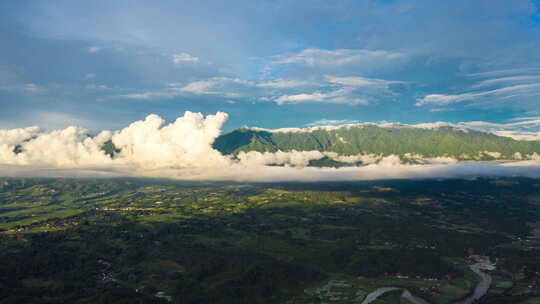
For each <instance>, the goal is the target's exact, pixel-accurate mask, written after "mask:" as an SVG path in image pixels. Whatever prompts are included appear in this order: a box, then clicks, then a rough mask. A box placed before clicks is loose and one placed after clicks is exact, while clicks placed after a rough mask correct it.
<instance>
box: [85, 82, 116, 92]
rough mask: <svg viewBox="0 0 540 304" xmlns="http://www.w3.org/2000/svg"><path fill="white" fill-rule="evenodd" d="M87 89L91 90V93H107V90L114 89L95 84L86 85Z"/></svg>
mask: <svg viewBox="0 0 540 304" xmlns="http://www.w3.org/2000/svg"><path fill="white" fill-rule="evenodd" d="M85 88H86V89H87V90H90V91H107V90H112V88H111V87H109V86H107V85H104V84H95V83H92V84H89V85H86V87H85Z"/></svg>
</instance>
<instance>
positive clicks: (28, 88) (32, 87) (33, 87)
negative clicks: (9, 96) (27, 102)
mask: <svg viewBox="0 0 540 304" xmlns="http://www.w3.org/2000/svg"><path fill="white" fill-rule="evenodd" d="M0 90H1V91H19V92H26V93H33V94H39V93H46V92H48V91H49V90H48V89H47V88H45V87H42V86H39V85H37V84H35V83H26V84H23V85H11V86H2V87H0Z"/></svg>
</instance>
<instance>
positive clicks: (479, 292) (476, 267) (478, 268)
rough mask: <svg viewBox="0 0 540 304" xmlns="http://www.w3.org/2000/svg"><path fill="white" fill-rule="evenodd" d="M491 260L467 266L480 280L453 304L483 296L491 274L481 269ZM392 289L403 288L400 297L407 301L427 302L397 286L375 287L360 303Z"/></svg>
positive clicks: (461, 303)
mask: <svg viewBox="0 0 540 304" xmlns="http://www.w3.org/2000/svg"><path fill="white" fill-rule="evenodd" d="M490 264H491V262H490V261H489V259H487V260H485V261H482V262H479V263H476V264H473V265H471V266H469V268H470V269H471V270H472V271H473V272H474V273H476V274H477V275H478V276H480V278H481V280H480V282H479V283H478V285H476V287H475V288H474V291H473V293H472V294H471V295H470V296H468V297H467V298H465V299H464V300H461V301H458V302H456V303H455V304H471V303H473V302H474V301H476V300H478V299H480V298H481V297H483V296H484V295H485V294H486V293H487V291H488V290H489V287H490V286H491V281H492V279H491V276H490V275H489V274H487V273H485V272H482V269H486V268H487V267H488V265H490ZM394 290H403V293H402V294H401V297H402V298H404V299H406V300H407V301H409V302H411V303H413V304H429V302H427V301H426V300H424V299H422V298H419V297H417V296H415V295H413V294H412V293H411V292H410V291H409V290H408V289H405V288H399V287H381V288H377V289H376V290H375V291H373V292H371V293H369V294H368V295H367V296H366V297H365V298H364V301H362V304H369V303H371V302H373V301H375V300H377V298H379V297H380V296H382V295H383V294H385V293H387V292H390V291H394Z"/></svg>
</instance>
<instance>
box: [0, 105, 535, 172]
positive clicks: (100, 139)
mask: <svg viewBox="0 0 540 304" xmlns="http://www.w3.org/2000/svg"><path fill="white" fill-rule="evenodd" d="M226 119H227V114H225V113H217V114H215V115H209V116H207V117H204V116H203V115H201V114H197V113H192V112H186V113H185V114H184V116H182V117H179V118H178V119H177V120H176V121H174V122H172V123H168V124H167V123H166V122H165V121H164V120H163V119H162V118H160V117H159V116H157V115H149V116H148V117H147V118H146V119H145V120H142V121H137V122H134V123H132V124H131V125H129V126H128V127H126V128H124V129H122V130H120V131H118V132H108V131H103V132H101V133H100V134H99V135H97V136H94V137H92V136H89V135H88V132H87V131H86V130H84V129H82V128H78V127H73V126H72V127H68V128H65V129H62V130H56V131H52V132H42V131H40V130H39V129H37V128H28V129H14V130H0V168H1V169H2V170H0V175H2V176H62V177H73V176H75V177H80V176H97V177H110V176H145V177H166V178H174V179H188V180H229V181H331V180H373V179H385V178H393V179H394V178H455V177H474V176H515V175H521V176H533V177H539V176H540V163H539V162H538V159H539V157H538V155H535V156H524V155H522V156H521V157H523V158H529V159H531V160H529V161H526V162H523V163H521V162H518V163H512V164H502V165H501V164H489V163H481V164H480V163H477V164H472V163H454V162H455V160H452V159H448V158H437V159H425V160H424V159H423V158H422V157H421V156H419V155H412V154H411V155H409V156H407V157H409V158H414V159H421V160H423V161H425V164H423V165H405V164H403V163H402V161H401V160H400V159H399V157H397V156H393V155H391V156H387V157H382V156H377V155H356V156H346V157H345V156H339V155H337V154H336V153H321V152H319V151H302V152H299V151H291V152H277V153H259V152H248V153H241V154H240V155H239V160H235V159H232V158H231V157H229V156H225V155H222V154H220V153H219V152H218V151H217V150H215V149H213V148H212V143H213V142H214V140H215V138H216V137H217V136H218V135H219V134H220V132H221V127H222V125H223V124H224V122H225V121H226ZM109 139H111V140H112V141H113V142H114V144H115V145H116V146H117V147H118V148H120V149H121V152H120V153H119V154H117V155H116V156H115V158H114V159H111V158H110V157H109V156H107V155H106V154H105V153H104V152H103V151H102V150H101V149H100V147H101V145H102V144H103V143H104V142H105V141H107V140H109ZM17 145H20V150H21V152H20V153H15V152H14V150H15V147H16V146H17ZM486 153H491V154H493V152H487V151H486ZM491 154H490V155H491ZM156 155H158V156H159V157H156ZM493 155H495V154H493ZM325 156H327V157H331V158H333V159H336V160H339V161H346V162H355V161H362V162H364V163H365V164H367V165H365V166H362V167H348V168H340V169H334V168H312V167H305V166H306V165H307V164H308V163H309V161H310V160H313V159H320V158H322V157H325ZM267 164H282V165H285V166H284V167H275V166H266V165H267Z"/></svg>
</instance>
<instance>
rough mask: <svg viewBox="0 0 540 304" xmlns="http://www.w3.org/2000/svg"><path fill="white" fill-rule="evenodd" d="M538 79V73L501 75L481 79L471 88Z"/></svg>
mask: <svg viewBox="0 0 540 304" xmlns="http://www.w3.org/2000/svg"><path fill="white" fill-rule="evenodd" d="M538 81H540V75H519V76H509V77H501V78H494V79H487V80H483V81H481V82H479V83H477V84H476V85H474V86H473V88H481V87H488V86H493V85H500V84H503V85H513V84H520V83H524V82H525V83H527V82H538Z"/></svg>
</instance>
